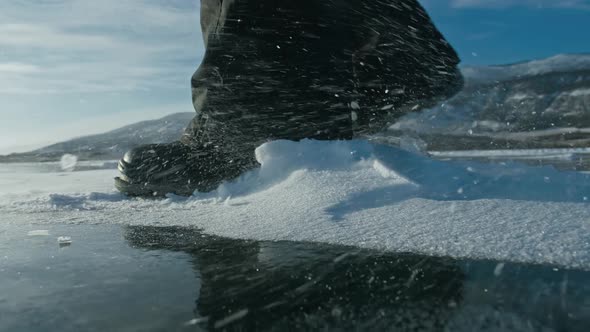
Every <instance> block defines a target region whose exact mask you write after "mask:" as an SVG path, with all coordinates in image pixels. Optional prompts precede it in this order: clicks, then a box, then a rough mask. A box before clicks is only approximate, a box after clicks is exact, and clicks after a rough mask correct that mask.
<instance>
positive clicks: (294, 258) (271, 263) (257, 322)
mask: <svg viewBox="0 0 590 332" xmlns="http://www.w3.org/2000/svg"><path fill="white" fill-rule="evenodd" d="M125 238H126V239H127V241H129V243H130V244H131V245H132V246H134V247H144V248H147V249H150V250H154V249H157V250H172V251H183V252H186V253H189V254H191V255H192V257H193V259H194V267H195V271H196V273H197V275H198V278H199V282H200V283H201V290H200V294H199V297H198V299H197V300H196V309H195V319H194V320H193V321H191V322H192V324H198V325H200V326H202V327H208V328H210V329H215V328H221V327H223V328H226V329H229V330H284V329H289V328H291V329H293V328H295V329H299V330H310V329H311V330H391V329H394V330H400V331H425V330H428V331H430V330H445V331H457V330H459V331H473V330H483V331H495V330H512V331H529V330H542V329H548V330H567V331H584V330H585V328H586V326H587V324H588V323H590V313H589V312H588V310H587V308H586V307H584V305H583V303H584V299H585V298H587V297H588V295H589V292H590V288H589V287H588V285H587V283H586V282H585V280H587V278H588V273H587V272H582V271H568V270H558V269H553V268H551V267H549V266H532V265H520V264H511V263H498V262H492V261H457V260H453V259H449V258H438V257H427V256H420V255H412V254H389V253H383V252H379V251H372V250H361V249H358V248H351V247H345V246H329V245H318V244H310V243H293V242H258V241H241V240H231V239H224V238H218V237H212V236H205V235H203V234H202V233H200V232H199V231H196V230H193V229H189V228H156V227H128V228H127V230H126V232H125Z"/></svg>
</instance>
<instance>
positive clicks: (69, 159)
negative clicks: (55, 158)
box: [59, 154, 78, 172]
mask: <svg viewBox="0 0 590 332" xmlns="http://www.w3.org/2000/svg"><path fill="white" fill-rule="evenodd" d="M59 164H60V166H61V169H62V171H65V172H71V171H73V170H74V169H75V168H76V165H77V164H78V157H77V156H74V155H73V154H64V155H63V156H62V157H61V160H60V161H59Z"/></svg>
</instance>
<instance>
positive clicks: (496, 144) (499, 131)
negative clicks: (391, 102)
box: [391, 54, 590, 150]
mask: <svg viewBox="0 0 590 332" xmlns="http://www.w3.org/2000/svg"><path fill="white" fill-rule="evenodd" d="M463 74H464V76H465V80H466V84H465V88H464V89H463V91H461V92H460V93H459V94H458V95H457V96H455V97H454V98H452V99H451V100H449V101H446V102H445V103H443V104H441V105H439V106H438V107H434V108H432V109H429V110H426V111H424V112H421V113H413V114H409V115H407V116H406V117H404V118H402V119H400V120H399V121H398V122H397V123H396V124H394V125H393V126H392V127H391V134H393V135H401V134H403V133H406V134H407V133H411V134H413V135H418V136H420V137H421V138H422V139H423V140H425V141H426V142H427V144H428V146H429V149H431V150H457V149H482V148H486V149H488V148H496V149H497V148H515V147H516V148H541V147H587V146H590V54H586V55H584V54H580V55H558V56H555V57H551V58H548V59H543V60H536V61H530V62H523V63H518V64H514V65H506V66H489V67H466V68H463Z"/></svg>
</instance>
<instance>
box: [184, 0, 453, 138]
mask: <svg viewBox="0 0 590 332" xmlns="http://www.w3.org/2000/svg"><path fill="white" fill-rule="evenodd" d="M201 4H202V9H201V10H202V11H201V13H202V18H201V22H202V30H203V39H204V41H205V44H206V53H205V56H204V59H203V62H202V64H201V67H200V68H199V69H198V70H197V72H196V73H195V74H194V76H193V79H192V88H193V101H194V104H195V109H196V110H197V112H198V113H199V116H198V119H197V121H195V125H193V126H191V127H190V129H189V130H188V131H187V136H188V137H195V138H198V139H200V138H201V137H202V135H203V132H207V131H208V132H210V134H209V137H210V138H211V134H213V132H215V131H219V128H224V129H225V130H221V132H223V133H224V134H223V135H222V136H224V137H225V139H231V138H234V137H235V138H239V139H238V141H239V142H252V144H253V145H257V144H259V143H260V142H264V141H265V140H270V139H276V138H284V139H294V140H297V139H301V138H318V139H322V138H324V139H348V138H351V137H352V128H353V127H354V128H355V131H356V132H357V133H358V134H362V133H367V132H373V131H376V130H379V129H382V128H383V126H384V125H385V123H386V121H393V120H395V118H397V117H399V116H400V115H402V114H403V113H405V112H407V111H408V109H420V108H423V107H424V106H428V105H430V104H431V103H432V102H433V101H436V100H438V99H441V98H446V97H449V96H451V95H453V94H454V93H455V92H456V91H457V90H458V89H459V88H460V87H461V83H462V80H461V76H460V74H458V70H457V64H458V62H459V59H458V57H457V55H456V53H455V51H454V50H453V49H452V48H451V47H450V46H449V45H448V43H447V42H446V41H445V40H444V37H443V36H442V35H441V34H440V33H439V31H438V30H437V29H436V27H435V26H434V25H433V23H432V22H431V20H430V18H429V17H428V15H427V13H426V12H425V11H424V9H423V8H422V7H421V6H420V4H419V3H418V2H417V1H416V0H389V1H375V0H340V1H318V0H299V1H288V0H282V1H281V0H233V1H229V0H225V1H219V0H202V2H201ZM202 117H204V118H206V119H207V121H204V120H203V119H202ZM353 120H354V121H353ZM353 122H354V123H353ZM204 123H211V124H216V125H215V128H216V129H215V130H207V127H206V126H203V124H204ZM213 139H214V138H213ZM230 143H232V144H230V145H234V144H233V142H230Z"/></svg>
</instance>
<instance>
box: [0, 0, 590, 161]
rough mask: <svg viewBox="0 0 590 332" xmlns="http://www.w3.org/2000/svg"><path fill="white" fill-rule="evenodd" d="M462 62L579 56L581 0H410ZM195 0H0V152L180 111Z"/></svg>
mask: <svg viewBox="0 0 590 332" xmlns="http://www.w3.org/2000/svg"><path fill="white" fill-rule="evenodd" d="M422 3H423V4H424V5H425V7H426V8H427V9H428V10H429V12H430V14H431V16H432V17H433V19H434V21H435V23H436V24H437V25H438V27H439V28H440V29H441V30H442V31H443V33H444V34H445V36H446V37H447V38H448V39H449V41H450V42H451V43H452V44H453V45H454V46H455V48H456V49H457V50H458V51H459V53H460V55H461V57H462V59H463V63H464V64H466V65H480V64H502V63H510V62H516V61H522V60H526V59H533V58H542V57H547V56H551V55H554V54H557V53H582V52H590V36H589V34H588V33H587V32H588V31H590V0H422ZM198 10H199V1H198V0H124V1H122V0H101V1H88V0H20V1H0V138H1V139H0V153H8V152H13V151H22V150H27V149H29V148H33V147H39V146H42V145H45V144H48V143H52V142H56V141H60V140H63V139H67V138H71V137H75V136H81V135H86V134H92V133H99V132H104V131H105V130H108V129H113V128H116V127H119V126H121V125H124V124H129V123H133V122H137V121H140V120H144V119H150V118H157V117H160V116H163V115H165V114H169V113H175V112H186V111H192V105H191V102H190V87H189V79H190V76H191V75H192V72H193V71H194V70H195V69H196V67H197V66H198V64H199V62H200V60H201V56H202V53H203V47H202V43H201V36H200V31H199V13H198Z"/></svg>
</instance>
